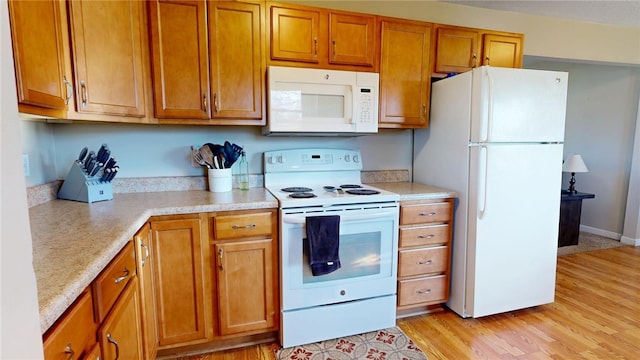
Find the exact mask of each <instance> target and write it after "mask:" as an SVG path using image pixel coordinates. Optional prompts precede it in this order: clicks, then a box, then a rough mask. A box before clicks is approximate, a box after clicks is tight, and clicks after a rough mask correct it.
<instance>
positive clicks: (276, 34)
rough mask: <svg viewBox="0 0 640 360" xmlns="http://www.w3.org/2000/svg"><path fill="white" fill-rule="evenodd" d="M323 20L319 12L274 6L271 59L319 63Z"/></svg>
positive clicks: (272, 12) (272, 9)
mask: <svg viewBox="0 0 640 360" xmlns="http://www.w3.org/2000/svg"><path fill="white" fill-rule="evenodd" d="M320 16H321V15H320V10H319V9H318V10H311V9H304V10H303V9H290V8H284V7H281V6H272V7H271V59H274V60H293V61H300V62H308V63H318V62H319V55H318V51H319V49H320V44H319V41H321V39H320ZM324 41H326V38H325V40H324ZM324 46H326V45H325V44H323V48H324Z"/></svg>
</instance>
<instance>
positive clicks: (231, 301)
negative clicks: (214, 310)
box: [214, 239, 278, 335]
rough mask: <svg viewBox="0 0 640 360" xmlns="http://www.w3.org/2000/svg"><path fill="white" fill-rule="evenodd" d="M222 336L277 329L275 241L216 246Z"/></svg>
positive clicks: (229, 243)
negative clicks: (275, 327)
mask: <svg viewBox="0 0 640 360" xmlns="http://www.w3.org/2000/svg"><path fill="white" fill-rule="evenodd" d="M214 250H215V257H216V272H217V274H218V275H217V280H218V281H217V284H218V318H219V321H220V334H222V335H228V334H235V333H240V332H244V331H250V330H258V329H268V328H271V327H273V326H274V325H275V316H276V315H275V313H276V308H275V301H274V299H275V297H276V296H278V293H277V291H276V287H275V283H274V281H275V280H276V275H275V274H276V273H274V271H275V267H276V266H277V262H274V260H273V259H274V247H273V240H272V239H263V240H251V241H235V242H228V243H222V244H216V245H215V248H214Z"/></svg>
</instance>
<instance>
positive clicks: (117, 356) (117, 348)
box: [107, 333, 120, 360]
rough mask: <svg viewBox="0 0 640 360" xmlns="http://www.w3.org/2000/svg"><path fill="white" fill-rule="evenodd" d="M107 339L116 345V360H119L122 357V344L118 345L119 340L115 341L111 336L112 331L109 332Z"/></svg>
mask: <svg viewBox="0 0 640 360" xmlns="http://www.w3.org/2000/svg"><path fill="white" fill-rule="evenodd" d="M107 340H108V341H109V342H110V343H112V344H113V345H115V346H116V358H115V360H118V358H119V357H120V345H118V342H117V341H115V340H114V339H113V338H112V337H111V333H107Z"/></svg>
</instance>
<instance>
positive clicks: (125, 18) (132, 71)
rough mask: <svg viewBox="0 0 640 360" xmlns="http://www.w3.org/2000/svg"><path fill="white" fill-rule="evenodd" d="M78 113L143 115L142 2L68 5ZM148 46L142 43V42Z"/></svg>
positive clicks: (101, 2)
mask: <svg viewBox="0 0 640 360" xmlns="http://www.w3.org/2000/svg"><path fill="white" fill-rule="evenodd" d="M68 4H69V13H70V19H71V38H72V41H71V42H72V47H73V61H74V69H75V89H76V110H77V111H78V112H80V113H98V114H108V115H122V116H136V117H144V116H145V111H146V109H145V97H144V71H143V61H142V47H143V39H142V29H141V27H142V24H143V23H144V19H143V18H142V15H143V13H144V11H143V9H142V6H143V4H144V3H143V2H140V1H69V2H68ZM145 43H146V42H145Z"/></svg>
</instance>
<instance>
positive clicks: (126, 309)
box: [98, 277, 142, 360]
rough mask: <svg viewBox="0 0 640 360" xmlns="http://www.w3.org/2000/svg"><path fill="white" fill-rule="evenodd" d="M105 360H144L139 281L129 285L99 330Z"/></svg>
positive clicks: (134, 280)
mask: <svg viewBox="0 0 640 360" xmlns="http://www.w3.org/2000/svg"><path fill="white" fill-rule="evenodd" d="M98 340H99V342H100V347H101V348H102V359H103V360H112V359H113V360H116V359H142V325H141V319H140V292H139V289H138V279H137V278H135V277H134V278H133V279H132V280H131V281H129V284H127V287H126V288H125V290H124V292H123V293H122V294H121V297H120V299H119V300H118V302H117V303H116V304H115V305H114V307H113V309H112V310H111V312H110V314H109V315H108V316H107V317H106V318H105V320H104V321H103V323H102V325H101V326H100V329H99V330H98Z"/></svg>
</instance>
